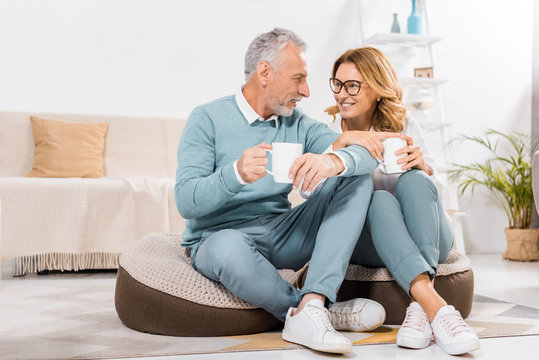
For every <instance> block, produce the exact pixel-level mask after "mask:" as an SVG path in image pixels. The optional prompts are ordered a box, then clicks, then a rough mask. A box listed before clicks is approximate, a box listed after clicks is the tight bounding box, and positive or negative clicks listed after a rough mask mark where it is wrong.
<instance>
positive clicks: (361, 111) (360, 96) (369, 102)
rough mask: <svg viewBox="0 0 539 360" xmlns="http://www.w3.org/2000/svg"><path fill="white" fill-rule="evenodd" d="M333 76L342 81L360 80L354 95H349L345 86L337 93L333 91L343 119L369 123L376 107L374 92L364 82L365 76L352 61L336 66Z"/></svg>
mask: <svg viewBox="0 0 539 360" xmlns="http://www.w3.org/2000/svg"><path fill="white" fill-rule="evenodd" d="M335 78H336V79H338V80H340V81H341V82H342V83H344V82H345V81H348V80H359V81H361V82H362V84H361V88H360V90H359V93H357V94H356V95H354V96H351V95H349V94H348V93H347V92H346V90H345V87H344V86H343V87H342V88H341V91H340V92H339V93H338V94H335V93H334V96H335V101H336V102H337V106H338V107H339V111H340V113H341V116H342V118H343V119H346V120H361V121H362V122H363V123H364V122H365V121H367V122H368V125H370V123H371V121H372V118H373V116H374V110H375V109H376V103H377V100H376V94H375V93H374V91H372V89H371V88H370V87H369V85H367V83H366V82H365V78H364V77H363V76H362V75H361V74H360V73H359V71H358V70H357V68H356V66H355V65H354V64H353V63H343V64H341V65H340V66H339V67H338V68H337V72H336V73H335Z"/></svg>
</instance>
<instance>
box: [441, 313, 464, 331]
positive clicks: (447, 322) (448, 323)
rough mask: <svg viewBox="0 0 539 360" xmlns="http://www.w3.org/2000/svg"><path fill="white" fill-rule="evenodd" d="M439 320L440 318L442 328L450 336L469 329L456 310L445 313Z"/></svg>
mask: <svg viewBox="0 0 539 360" xmlns="http://www.w3.org/2000/svg"><path fill="white" fill-rule="evenodd" d="M440 320H442V324H443V326H444V328H445V329H446V330H447V332H448V333H449V334H450V335H451V336H455V335H457V334H459V333H461V332H468V331H471V329H470V328H469V327H468V324H466V322H465V321H464V319H462V316H460V313H459V312H458V311H453V312H450V313H448V314H445V315H443V316H442V318H441V319H440Z"/></svg>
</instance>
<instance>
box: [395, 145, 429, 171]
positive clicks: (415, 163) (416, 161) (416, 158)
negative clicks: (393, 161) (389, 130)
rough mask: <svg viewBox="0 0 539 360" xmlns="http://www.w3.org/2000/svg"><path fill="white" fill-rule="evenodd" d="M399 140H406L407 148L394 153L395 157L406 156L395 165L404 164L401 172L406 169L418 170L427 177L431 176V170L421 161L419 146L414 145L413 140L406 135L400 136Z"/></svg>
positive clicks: (421, 153) (421, 154)
mask: <svg viewBox="0 0 539 360" xmlns="http://www.w3.org/2000/svg"><path fill="white" fill-rule="evenodd" d="M401 139H404V140H406V143H407V145H408V146H406V147H403V148H402V149H399V150H397V151H396V152H395V154H396V155H401V154H408V155H407V156H404V157H402V158H400V159H399V160H397V164H405V165H403V166H402V169H403V170H408V169H419V170H423V171H424V172H426V173H427V175H432V170H431V168H430V167H428V166H427V165H426V164H425V160H424V159H423V152H422V151H421V149H420V148H419V146H417V145H414V139H412V138H411V137H410V136H408V135H401Z"/></svg>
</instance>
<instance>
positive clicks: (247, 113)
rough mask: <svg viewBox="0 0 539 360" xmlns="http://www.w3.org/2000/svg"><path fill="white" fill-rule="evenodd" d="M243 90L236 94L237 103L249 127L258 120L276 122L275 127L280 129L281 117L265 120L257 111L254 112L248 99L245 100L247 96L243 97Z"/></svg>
mask: <svg viewBox="0 0 539 360" xmlns="http://www.w3.org/2000/svg"><path fill="white" fill-rule="evenodd" d="M242 89H243V87H242ZM242 89H240V91H238V93H237V94H236V103H237V104H238V107H239V108H240V111H241V113H242V114H243V116H244V117H245V119H246V120H247V122H248V123H249V125H250V124H252V123H254V122H255V121H257V120H260V121H272V120H275V126H276V127H279V117H278V116H277V115H271V116H270V117H269V119H267V120H264V119H263V118H262V117H261V116H260V115H258V114H257V113H256V111H254V110H253V108H252V107H251V105H249V103H248V102H247V99H245V96H243V92H242V91H241V90H242Z"/></svg>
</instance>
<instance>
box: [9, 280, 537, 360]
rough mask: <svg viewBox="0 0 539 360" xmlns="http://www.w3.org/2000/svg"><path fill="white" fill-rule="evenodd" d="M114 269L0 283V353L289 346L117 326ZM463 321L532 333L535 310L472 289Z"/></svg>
mask: <svg viewBox="0 0 539 360" xmlns="http://www.w3.org/2000/svg"><path fill="white" fill-rule="evenodd" d="M114 286H115V274H114V273H85V274H51V275H47V276H40V277H37V276H35V275H28V276H26V277H23V278H19V279H17V278H14V279H9V280H2V281H0V359H103V358H124V357H143V356H164V355H182V354H197V353H217V352H231V351H247V350H251V351H252V350H269V349H297V348H300V346H298V345H294V344H290V343H288V342H285V341H283V340H282V339H281V333H280V331H273V332H267V333H262V334H255V335H246V336H227V337H211V338H196V337H193V338H186V337H183V338H182V337H168V336H158V335H149V334H144V333H139V332H137V331H134V330H131V329H129V328H127V327H125V326H124V325H123V324H122V323H121V322H120V320H119V319H118V316H117V315H116V311H115V309H114ZM466 321H467V322H468V324H470V326H471V327H472V328H473V329H474V331H476V332H477V333H478V335H479V337H481V338H488V337H503V336H521V335H537V334H539V310H536V309H532V308H529V307H524V306H520V305H515V304H511V303H507V302H502V301H497V300H495V299H491V298H487V297H484V296H480V295H476V296H475V298H474V305H473V310H472V313H471V314H470V316H469V317H468V319H466ZM344 334H345V335H346V336H347V337H349V338H350V339H351V340H352V341H353V342H354V344H355V345H367V344H377V343H394V342H395V337H396V334H397V329H395V328H393V327H388V326H384V327H382V328H379V329H377V330H376V331H372V332H364V333H362V332H347V333H344Z"/></svg>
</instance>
